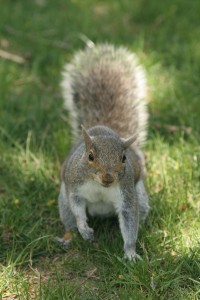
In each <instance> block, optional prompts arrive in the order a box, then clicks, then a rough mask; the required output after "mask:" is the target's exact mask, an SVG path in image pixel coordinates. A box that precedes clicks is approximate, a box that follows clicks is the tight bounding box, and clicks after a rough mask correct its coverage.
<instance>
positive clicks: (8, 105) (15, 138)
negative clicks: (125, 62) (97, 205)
mask: <svg viewBox="0 0 200 300" xmlns="http://www.w3.org/2000/svg"><path fill="white" fill-rule="evenodd" d="M38 3H42V4H41V5H39V4H38ZM199 11H200V2H199V1H198V0H193V1H192V2H188V1H186V0H175V1H170V0H166V1H156V0H152V1H147V0H141V1H139V0H136V1H131V0H121V1H115V0H110V1H101V2H99V1H92V0H85V1H79V0H74V1H64V0H51V1H47V0H46V1H45V0H44V1H39V0H37V1H36V0H35V1H33V0H21V1H20V0H18V1H11V0H7V1H6V2H5V3H2V5H1V10H0V48H1V49H3V50H5V51H7V52H11V53H14V54H17V55H20V56H25V57H27V58H28V59H27V61H26V63H25V64H21V65H20V64H17V63H15V62H12V61H8V60H4V59H1V58H0V220H1V224H0V236H1V241H0V295H1V298H2V299H45V300H46V299H87V300H88V299H136V300H137V299H153V300H155V299H182V300H193V299H199V298H200V84H199V78H200V42H199V41H200V23H199ZM87 38H88V39H91V40H92V41H94V42H104V41H109V42H111V43H114V44H116V45H121V44H122V45H124V46H127V47H128V48H129V49H131V50H133V51H135V52H136V53H137V54H138V56H139V58H140V60H141V61H142V63H143V64H144V66H145V67H146V70H147V76H148V81H149V96H150V103H149V111H150V120H149V123H150V124H149V137H148V142H147V145H146V146H145V153H146V156H147V169H148V177H147V182H146V184H147V189H148V193H149V195H150V204H151V207H152V210H151V212H150V215H149V217H148V222H147V224H146V225H145V226H142V228H141V229H140V234H139V239H138V243H137V251H138V253H139V254H140V255H141V256H142V257H143V260H142V261H138V262H137V263H136V264H133V263H130V262H126V261H124V260H122V259H121V258H122V256H123V251H122V247H123V243H122V239H121V235H120V232H119V229H118V225H117V222H116V220H115V219H111V220H109V219H108V220H106V221H101V220H98V219H97V220H96V219H94V220H91V224H92V226H93V227H94V229H95V233H96V243H95V244H90V243H87V242H85V241H83V240H82V239H81V238H80V237H79V236H77V237H76V238H75V239H74V241H73V243H72V245H71V247H70V249H69V250H68V251H65V250H64V249H62V248H61V247H60V246H59V245H57V244H56V243H55V242H54V237H55V236H62V234H63V228H62V225H61V223H60V220H59V216H58V209H57V203H56V201H57V200H56V199H57V195H58V192H59V172H60V164H61V162H62V161H63V159H64V157H65V155H66V153H67V152H68V151H69V149H70V145H71V144H70V129H69V127H68V125H67V121H66V120H67V112H65V111H64V110H63V106H62V97H61V93H60V88H59V82H60V74H61V70H62V67H63V65H64V63H65V62H66V61H69V59H70V57H71V55H72V54H73V52H74V51H75V50H77V49H80V48H83V47H84V45H85V42H84V41H85V39H87Z"/></svg>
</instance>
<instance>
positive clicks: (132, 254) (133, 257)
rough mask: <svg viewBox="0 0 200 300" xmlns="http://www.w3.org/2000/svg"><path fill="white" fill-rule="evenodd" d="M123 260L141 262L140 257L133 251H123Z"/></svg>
mask: <svg viewBox="0 0 200 300" xmlns="http://www.w3.org/2000/svg"><path fill="white" fill-rule="evenodd" d="M124 258H125V259H128V260H131V261H134V262H135V261H136V260H142V258H141V256H140V255H138V254H137V253H136V252H135V250H133V249H128V250H125V254H124Z"/></svg>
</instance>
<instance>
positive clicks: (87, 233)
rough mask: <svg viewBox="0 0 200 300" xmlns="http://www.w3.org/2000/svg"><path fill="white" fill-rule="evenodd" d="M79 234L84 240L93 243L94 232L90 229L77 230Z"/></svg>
mask: <svg viewBox="0 0 200 300" xmlns="http://www.w3.org/2000/svg"><path fill="white" fill-rule="evenodd" d="M79 232H80V234H81V236H82V238H83V239H84V240H89V241H94V230H93V229H92V228H90V227H88V226H87V227H85V228H83V229H79Z"/></svg>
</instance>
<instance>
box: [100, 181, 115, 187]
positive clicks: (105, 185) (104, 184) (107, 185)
mask: <svg viewBox="0 0 200 300" xmlns="http://www.w3.org/2000/svg"><path fill="white" fill-rule="evenodd" d="M112 183H113V182H101V185H102V186H103V187H107V188H108V187H110V186H111V185H112Z"/></svg>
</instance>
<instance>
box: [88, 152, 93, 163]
mask: <svg viewBox="0 0 200 300" xmlns="http://www.w3.org/2000/svg"><path fill="white" fill-rule="evenodd" d="M88 159H89V161H93V160H94V154H93V153H92V152H90V153H89V156H88Z"/></svg>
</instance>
